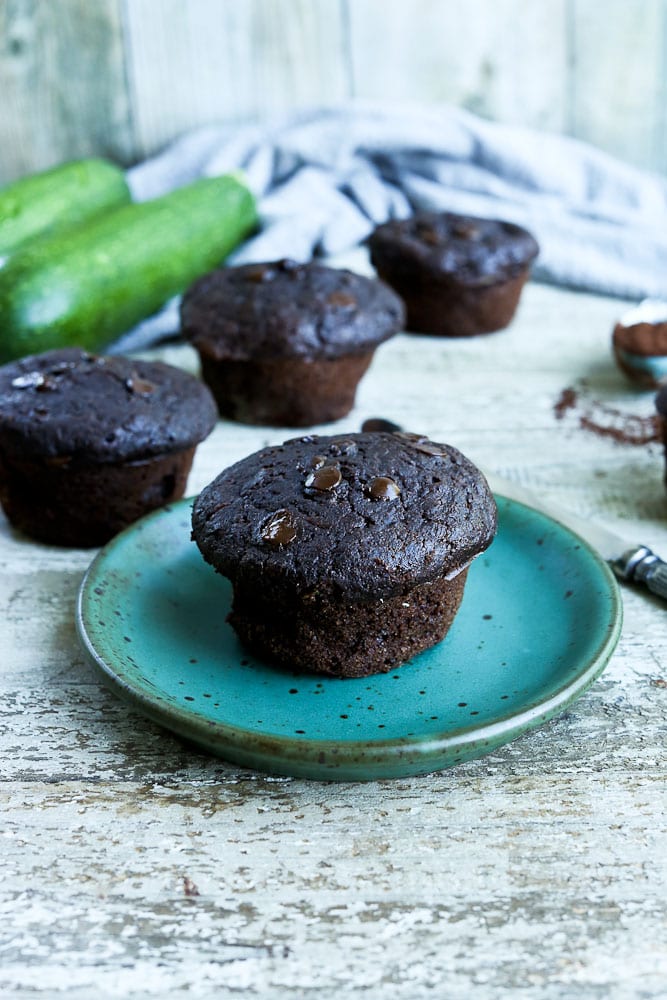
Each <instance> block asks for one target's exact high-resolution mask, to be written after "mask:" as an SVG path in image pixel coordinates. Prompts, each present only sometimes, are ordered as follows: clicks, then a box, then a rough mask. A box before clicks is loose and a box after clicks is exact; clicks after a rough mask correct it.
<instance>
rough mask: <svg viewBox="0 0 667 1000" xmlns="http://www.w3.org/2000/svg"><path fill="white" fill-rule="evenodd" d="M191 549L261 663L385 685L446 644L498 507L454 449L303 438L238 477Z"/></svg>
mask: <svg viewBox="0 0 667 1000" xmlns="http://www.w3.org/2000/svg"><path fill="white" fill-rule="evenodd" d="M192 525H193V538H194V540H195V541H196V543H197V545H198V546H199V549H200V550H201V552H202V554H203V556H204V559H205V560H206V561H207V562H209V563H210V564H211V565H212V566H213V567H214V568H215V569H216V570H217V571H218V572H219V573H221V574H223V575H224V576H226V577H228V578H229V579H230V580H231V582H232V585H233V591H234V598H233V605H232V611H231V615H230V619H229V620H230V622H231V624H232V625H233V627H234V628H235V629H236V632H237V633H238V635H239V637H240V639H241V640H242V642H243V643H245V645H246V646H247V647H248V648H249V649H250V650H252V651H253V652H254V653H256V654H257V655H259V656H261V657H264V658H266V659H269V660H272V661H275V662H277V663H280V664H283V665H285V666H288V667H290V668H297V669H302V670H306V671H314V672H317V673H323V674H330V675H333V676H337V677H363V676H366V675H367V674H374V673H384V672H386V671H389V670H391V669H393V668H394V667H395V666H396V665H398V664H401V663H404V662H405V661H406V660H408V659H409V658H410V657H411V656H414V655H415V654H416V653H419V652H421V651H422V650H424V649H427V648H428V647H430V646H433V645H434V644H435V643H437V642H439V641H440V640H441V639H442V638H443V637H444V635H445V634H446V632H447V630H448V629H449V626H450V625H451V623H452V621H453V619H454V616H455V615H456V612H457V610H458V608H459V605H460V603H461V599H462V597H463V588H464V585H465V580H466V575H467V571H468V567H469V565H470V563H471V561H472V560H473V559H474V558H475V556H476V555H478V554H479V553H480V552H482V551H483V550H484V549H485V548H487V546H488V545H489V544H490V543H491V541H492V539H493V536H494V534H495V530H496V506H495V502H494V499H493V496H492V494H491V493H490V491H489V488H488V486H487V483H486V480H485V479H484V477H483V476H482V474H481V472H479V470H478V469H477V468H476V467H475V466H474V465H473V464H472V463H471V462H470V461H469V460H468V459H466V458H465V457H464V456H463V455H462V454H461V453H460V452H459V451H457V450H456V448H452V447H450V446H449V445H445V444H437V443H435V442H432V441H429V440H428V439H426V438H424V437H421V436H420V435H417V434H404V433H393V434H392V433H381V432H374V433H373V432H371V433H360V434H349V435H345V436H335V437H317V436H306V437H301V438H297V439H294V440H291V441H287V442H286V443H285V444H283V445H281V446H279V447H273V448H266V449H264V450H263V451H260V452H257V453H256V454H254V455H251V456H250V457H249V458H246V459H244V460H243V461H241V462H238V463H237V464H236V465H233V466H231V467H230V468H229V469H226V470H225V471H224V472H222V473H221V475H220V476H218V478H217V479H215V480H214V482H212V483H211V484H210V485H209V486H208V487H207V488H206V489H204V490H203V492H202V493H201V494H200V496H199V498H198V499H197V501H196V502H195V505H194V509H193V517H192Z"/></svg>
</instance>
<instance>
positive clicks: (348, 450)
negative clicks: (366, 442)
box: [329, 440, 357, 456]
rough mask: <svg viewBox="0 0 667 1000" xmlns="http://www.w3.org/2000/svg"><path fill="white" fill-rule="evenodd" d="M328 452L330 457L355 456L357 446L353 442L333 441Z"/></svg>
mask: <svg viewBox="0 0 667 1000" xmlns="http://www.w3.org/2000/svg"><path fill="white" fill-rule="evenodd" d="M329 451H330V453H331V454H332V455H336V456H339V455H356V454H357V446H356V444H355V443H354V441H345V440H344V441H334V442H333V443H332V444H330V445H329Z"/></svg>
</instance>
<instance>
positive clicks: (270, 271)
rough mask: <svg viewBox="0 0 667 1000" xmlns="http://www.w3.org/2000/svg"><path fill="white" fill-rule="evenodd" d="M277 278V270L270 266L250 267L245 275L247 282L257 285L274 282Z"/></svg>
mask: <svg viewBox="0 0 667 1000" xmlns="http://www.w3.org/2000/svg"><path fill="white" fill-rule="evenodd" d="M275 276H276V270H275V268H273V267H271V265H270V264H258V265H257V266H256V267H248V268H247V269H246V271H245V272H244V275H243V277H244V280H245V281H250V282H252V283H253V284H255V285H259V284H261V283H262V282H263V281H272V280H273V279H274V278H275Z"/></svg>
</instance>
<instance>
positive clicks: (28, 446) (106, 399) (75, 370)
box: [0, 347, 217, 462]
mask: <svg viewBox="0 0 667 1000" xmlns="http://www.w3.org/2000/svg"><path fill="white" fill-rule="evenodd" d="M216 418H217V410H216V406H215V403H214V401H213V397H212V396H211V393H210V392H209V390H208V389H207V388H206V386H204V385H203V384H202V383H201V382H200V381H199V380H198V379H196V378H194V377H193V376H192V375H188V374H187V373H186V372H184V371H181V370H180V369H179V368H174V367H173V366H172V365H166V364H162V363H161V362H158V361H152V362H148V361H138V360H132V359H130V358H124V357H101V356H98V355H95V354H88V353H87V352H86V351H82V350H80V349H79V348H75V347H72V348H66V349H64V350H54V351H46V352H45V353H44V354H36V355H32V356H30V357H26V358H22V359H21V360H20V361H13V362H11V363H10V364H7V365H3V366H2V367H0V444H1V445H2V447H3V449H5V451H6V452H8V453H10V454H15V455H22V456H33V457H45V458H49V457H60V456H68V457H69V456H73V455H74V456H76V457H77V458H80V459H83V460H85V461H91V462H117V461H124V460H127V459H143V458H150V457H151V456H153V455H157V454H165V453H166V454H169V453H171V452H175V451H180V450H182V449H183V448H188V447H191V446H192V445H193V444H196V443H198V442H199V441H201V440H203V439H204V438H205V437H206V436H207V435H208V434H209V433H210V432H211V430H212V429H213V426H214V424H215V421H216Z"/></svg>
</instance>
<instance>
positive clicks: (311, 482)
mask: <svg viewBox="0 0 667 1000" xmlns="http://www.w3.org/2000/svg"><path fill="white" fill-rule="evenodd" d="M342 478H343V477H342V476H341V473H340V469H339V468H338V466H337V465H323V466H322V467H321V468H319V469H315V470H314V472H311V473H310V474H309V475H308V476H306V483H305V485H306V488H307V489H309V490H317V491H318V493H326V492H328V491H329V490H335V488H336V487H337V486H338V485H339V483H340V482H341V480H342Z"/></svg>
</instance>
